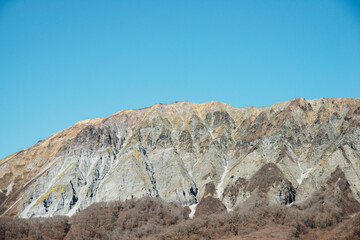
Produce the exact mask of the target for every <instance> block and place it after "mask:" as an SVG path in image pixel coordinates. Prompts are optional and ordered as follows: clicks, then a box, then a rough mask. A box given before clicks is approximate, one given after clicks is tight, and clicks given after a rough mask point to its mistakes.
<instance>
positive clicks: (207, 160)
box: [0, 98, 360, 218]
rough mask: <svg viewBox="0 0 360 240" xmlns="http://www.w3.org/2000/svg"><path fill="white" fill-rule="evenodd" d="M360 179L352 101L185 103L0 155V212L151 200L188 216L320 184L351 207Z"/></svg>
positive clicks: (298, 195) (306, 193)
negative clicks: (170, 205) (234, 104)
mask: <svg viewBox="0 0 360 240" xmlns="http://www.w3.org/2000/svg"><path fill="white" fill-rule="evenodd" d="M359 176H360V99H359V98H358V99H350V98H346V99H345V98H342V99H324V98H322V99H318V100H306V99H304V98H296V99H294V100H291V101H285V102H280V103H276V104H274V105H273V106H270V107H259V108H256V107H244V108H235V107H232V106H231V105H229V104H225V103H220V102H206V103H202V104H196V103H190V102H186V101H183V102H175V103H171V104H156V105H154V106H152V107H148V108H143V109H139V110H124V111H121V112H118V113H115V114H113V115H111V116H109V117H107V118H98V119H92V120H86V121H81V122H78V123H76V124H75V125H74V126H72V127H70V128H68V129H65V130H63V131H61V132H58V133H56V134H54V135H52V136H50V137H49V138H47V139H45V140H42V141H39V142H38V143H37V144H35V145H34V146H32V147H30V148H28V149H25V150H22V151H20V152H17V153H15V154H12V155H10V156H8V157H6V158H4V159H2V160H1V161H0V206H1V207H0V214H2V215H3V216H14V215H16V216H19V217H22V218H30V217H50V216H54V215H68V216H70V215H73V214H75V213H77V212H79V211H81V210H83V209H84V208H86V207H88V206H89V205H91V204H92V203H95V202H100V201H113V200H121V201H124V200H128V199H132V198H141V197H144V196H148V197H153V198H161V199H163V200H165V201H168V202H172V201H176V202H178V203H180V204H182V205H184V206H190V209H191V213H190V215H191V216H193V215H194V213H195V211H197V210H196V208H197V206H198V207H199V209H198V210H199V211H200V212H201V211H205V210H204V208H206V207H207V206H208V204H205V203H206V202H208V203H210V204H214V206H216V207H214V208H216V209H217V210H221V209H227V210H228V211H232V210H233V209H234V208H236V207H237V206H240V205H241V204H243V203H244V202H246V201H250V200H251V199H252V198H259V197H260V198H266V199H268V200H269V202H270V203H272V204H279V205H280V204H282V205H290V204H293V203H298V202H304V201H306V200H308V199H309V198H310V196H312V195H313V194H314V193H315V192H316V191H321V190H324V189H327V190H326V191H328V192H331V194H338V195H339V196H342V197H343V199H344V200H343V202H344V204H345V203H349V204H350V203H354V204H358V201H360V178H359ZM324 191H325V190H324ZM202 202H203V203H202ZM197 204H199V205H197ZM201 206H203V207H201Z"/></svg>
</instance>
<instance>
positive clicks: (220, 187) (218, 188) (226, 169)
mask: <svg viewBox="0 0 360 240" xmlns="http://www.w3.org/2000/svg"><path fill="white" fill-rule="evenodd" d="M225 162H226V165H225V167H224V173H223V174H222V176H221V179H220V182H219V184H218V185H217V187H216V193H217V195H218V198H219V199H221V196H222V194H223V192H224V187H223V185H224V179H225V176H226V174H227V173H228V172H229V170H228V161H226V160H225Z"/></svg>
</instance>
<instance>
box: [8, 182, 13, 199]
mask: <svg viewBox="0 0 360 240" xmlns="http://www.w3.org/2000/svg"><path fill="white" fill-rule="evenodd" d="M13 186H14V182H13V181H11V183H10V184H9V185H8V186H7V188H6V196H9V194H10V193H11V191H12V187H13Z"/></svg>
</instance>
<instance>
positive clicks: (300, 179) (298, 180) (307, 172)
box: [296, 161, 312, 185]
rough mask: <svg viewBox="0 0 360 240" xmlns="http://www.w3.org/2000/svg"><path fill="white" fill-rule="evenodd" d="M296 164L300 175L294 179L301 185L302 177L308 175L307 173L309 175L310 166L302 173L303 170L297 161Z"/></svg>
mask: <svg viewBox="0 0 360 240" xmlns="http://www.w3.org/2000/svg"><path fill="white" fill-rule="evenodd" d="M297 164H298V166H299V169H300V171H301V175H300V178H299V179H296V181H297V182H298V183H299V185H301V183H302V182H303V181H304V179H305V178H307V177H308V175H309V173H310V172H311V170H312V168H309V169H308V170H307V171H306V172H305V173H304V170H303V169H302V168H301V166H300V162H299V161H298V162H297Z"/></svg>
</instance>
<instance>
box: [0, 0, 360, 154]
mask: <svg viewBox="0 0 360 240" xmlns="http://www.w3.org/2000/svg"><path fill="white" fill-rule="evenodd" d="M0 83H1V85H0V158H3V157H5V156H7V155H9V154H12V153H14V152H16V151H19V150H21V149H24V148H26V147H30V146H31V145H33V144H35V143H36V142H37V141H38V140H40V139H44V138H46V137H48V136H49V135H51V134H53V133H55V132H58V131H60V130H62V129H65V128H67V127H69V126H71V125H73V124H74V123H75V122H77V121H80V120H84V119H90V118H96V117H106V116H108V115H110V114H112V113H114V112H118V111H120V110H123V109H133V108H142V107H146V106H150V105H153V104H156V103H159V102H161V103H169V102H173V101H180V100H188V101H191V102H206V101H211V100H218V101H221V102H227V103H229V104H231V105H233V106H235V107H243V106H249V105H253V106H267V105H272V104H273V103H275V102H278V101H283V100H289V99H293V98H296V97H305V98H308V99H314V98H321V97H329V98H330V97H353V98H357V97H360V90H359V89H360V3H359V1H356V0H354V1H345V0H338V1H334V0H327V1H306V0H304V1H293V0H288V1H281V0H277V1H270V0H266V1H265V0H263V1H258V0H249V1H200V0H199V1H105V0H103V1H76V0H71V1H66V0H64V1H48V0H44V1H37V0H33V1H17V0H8V1H6V0H5V1H4V0H0Z"/></svg>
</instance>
